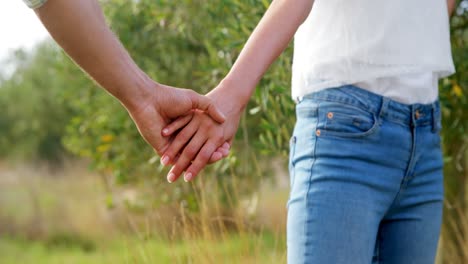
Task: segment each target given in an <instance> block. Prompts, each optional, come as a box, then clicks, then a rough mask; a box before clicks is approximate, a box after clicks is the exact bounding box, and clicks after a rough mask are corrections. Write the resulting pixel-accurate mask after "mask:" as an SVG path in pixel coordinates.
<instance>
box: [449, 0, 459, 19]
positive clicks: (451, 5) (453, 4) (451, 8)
mask: <svg viewBox="0 0 468 264" xmlns="http://www.w3.org/2000/svg"><path fill="white" fill-rule="evenodd" d="M456 7H457V1H456V0H447V8H448V13H449V16H452V15H453V12H454V11H455V9H456Z"/></svg>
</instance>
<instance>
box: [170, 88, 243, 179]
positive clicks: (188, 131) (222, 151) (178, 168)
mask: <svg viewBox="0 0 468 264" xmlns="http://www.w3.org/2000/svg"><path fill="white" fill-rule="evenodd" d="M222 86H223V85H220V86H219V87H218V88H216V89H214V90H213V91H212V92H211V93H209V94H208V95H207V96H208V97H210V98H212V99H213V102H215V103H216V104H217V105H218V107H219V108H220V109H221V110H222V111H223V113H224V114H225V115H226V121H225V122H224V123H222V124H219V123H217V122H214V121H213V120H212V119H211V118H210V117H209V116H207V115H206V114H204V113H203V112H200V111H195V112H194V113H193V116H192V118H191V119H190V118H188V119H187V118H185V117H184V118H180V119H178V120H176V121H175V122H173V123H171V124H170V125H169V126H167V127H166V128H165V129H164V130H163V135H164V136H171V135H173V134H174V132H176V131H178V130H179V129H180V128H181V127H183V128H182V129H181V130H180V131H179V132H178V133H177V135H176V137H175V138H174V140H173V141H172V142H171V144H170V146H169V147H168V148H167V149H166V151H165V152H164V155H163V159H166V161H168V162H167V163H172V164H174V166H173V167H172V169H171V170H170V172H169V174H168V176H167V180H168V181H169V182H174V181H175V180H177V179H178V178H179V177H180V175H181V174H182V172H183V171H185V175H184V180H185V181H191V180H192V179H193V178H195V176H197V175H198V173H200V171H201V170H203V168H204V167H205V166H206V165H207V164H208V163H210V161H213V160H216V159H217V158H219V157H226V156H227V155H228V153H229V145H230V143H231V142H232V140H233V139H234V136H235V134H236V131H237V128H238V126H239V121H240V117H241V114H242V112H243V110H244V107H245V104H244V102H243V101H242V100H236V97H233V96H229V89H226V88H228V87H224V89H223V87H222ZM231 91H232V90H231ZM187 120H189V122H188V121H187ZM187 122H188V124H187ZM228 144H229V145H228ZM210 159H211V160H210Z"/></svg>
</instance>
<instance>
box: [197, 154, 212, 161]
mask: <svg viewBox="0 0 468 264" xmlns="http://www.w3.org/2000/svg"><path fill="white" fill-rule="evenodd" d="M199 156H200V159H199V160H198V161H200V162H202V163H204V162H206V161H207V160H209V159H210V158H211V153H209V152H208V151H203V152H200V154H199Z"/></svg>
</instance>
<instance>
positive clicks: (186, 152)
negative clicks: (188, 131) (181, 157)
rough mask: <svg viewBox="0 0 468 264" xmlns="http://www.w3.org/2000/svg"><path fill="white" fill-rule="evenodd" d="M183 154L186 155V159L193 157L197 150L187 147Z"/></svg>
mask: <svg viewBox="0 0 468 264" xmlns="http://www.w3.org/2000/svg"><path fill="white" fill-rule="evenodd" d="M184 152H185V154H187V156H188V157H193V156H195V155H196V154H197V152H198V149H197V148H195V147H192V146H187V147H186V148H185V151H184Z"/></svg>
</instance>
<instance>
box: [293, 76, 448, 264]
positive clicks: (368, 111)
mask: <svg viewBox="0 0 468 264" xmlns="http://www.w3.org/2000/svg"><path fill="white" fill-rule="evenodd" d="M296 113H297V123H296V126H295V129H294V133H293V136H292V138H291V151H290V162H289V166H290V176H291V193H290V197H289V200H288V225H287V237H288V238H287V245H288V263H289V264H299V263H301V264H302V263H311V264H369V263H385V264H411V263H412V264H430V263H434V259H435V255H436V251H437V243H438V239H439V234H440V226H441V222H442V202H443V196H444V190H443V174H442V165H443V161H442V153H441V147H440V136H439V131H440V128H441V125H440V107H439V103H438V102H434V103H433V104H427V105H421V104H414V105H405V104H401V103H398V102H396V101H393V100H391V99H388V98H385V97H382V96H379V95H376V94H374V93H371V92H368V91H366V90H363V89H360V88H358V87H355V86H350V85H348V86H343V87H338V88H330V89H326V90H323V91H319V92H316V93H313V94H310V95H308V96H306V97H305V98H304V99H303V100H302V101H300V102H299V103H298V104H297V106H296Z"/></svg>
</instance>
